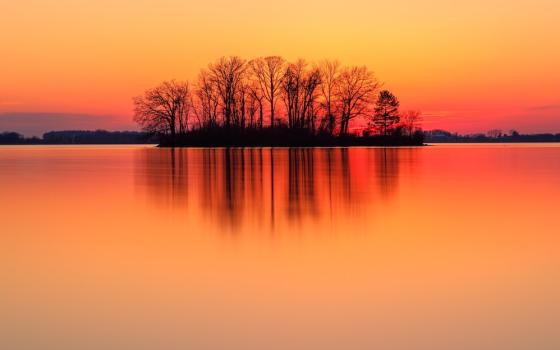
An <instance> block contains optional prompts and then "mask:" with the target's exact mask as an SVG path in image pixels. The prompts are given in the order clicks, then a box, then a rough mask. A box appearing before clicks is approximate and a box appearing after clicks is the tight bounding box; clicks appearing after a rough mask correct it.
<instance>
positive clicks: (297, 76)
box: [282, 59, 321, 129]
mask: <svg viewBox="0 0 560 350" xmlns="http://www.w3.org/2000/svg"><path fill="white" fill-rule="evenodd" d="M320 83H321V74H320V72H319V70H318V69H317V68H313V69H312V70H308V69H307V63H306V62H305V61H304V60H301V59H300V60H297V61H296V62H295V63H291V64H289V65H288V67H287V68H286V73H285V75H284V79H283V81H282V97H283V99H284V104H285V106H286V112H287V114H288V125H289V127H291V128H304V127H306V128H309V129H314V126H315V123H314V122H315V112H316V110H317V108H316V106H315V103H316V99H317V89H318V86H319V84H320Z"/></svg>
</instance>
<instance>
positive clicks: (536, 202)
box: [0, 144, 560, 350]
mask: <svg viewBox="0 0 560 350" xmlns="http://www.w3.org/2000/svg"><path fill="white" fill-rule="evenodd" d="M559 200H560V146H554V145H546V144H535V145H449V146H444V145H441V146H433V147H424V148H403V149H382V148H371V149H367V148H355V149H291V150H290V149H275V150H271V149H252V150H229V151H228V150H223V149H217V150H207V149H189V150H175V151H173V150H168V149H156V148H151V147H136V146H132V147H0V349H6V350H13V349H15V350H19V349H25V350H28V349H31V350H35V349H37V350H39V349H40V350H44V349H56V350H66V349H68V350H70V349H72V350H75V349H96V350H97V349H104V350H105V349H119V350H121V349H163V350H167V349H382V350H384V349H403V350H404V349H407V350H416V349H430V350H433V349H445V350H455V349H465V350H467V349H468V350H471V349H488V350H501V349H504V350H512V349H527V350H529V349H531V350H533V349H539V350H543V349H551V350H552V349H555V350H556V349H560V333H559V329H560V328H559V325H560V210H559V205H558V203H559Z"/></svg>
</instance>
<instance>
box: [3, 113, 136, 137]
mask: <svg viewBox="0 0 560 350" xmlns="http://www.w3.org/2000/svg"><path fill="white" fill-rule="evenodd" d="M70 129H71V130H97V129H107V130H137V129H138V128H137V126H136V125H135V124H134V123H133V122H132V120H129V118H126V117H118V116H111V115H94V114H83V113H75V114H74V113H51V112H38V113H33V112H17V113H15V112H14V113H9V112H8V113H0V132H2V131H15V132H19V133H21V134H23V135H25V136H42V135H43V134H44V133H45V132H48V131H52V130H70Z"/></svg>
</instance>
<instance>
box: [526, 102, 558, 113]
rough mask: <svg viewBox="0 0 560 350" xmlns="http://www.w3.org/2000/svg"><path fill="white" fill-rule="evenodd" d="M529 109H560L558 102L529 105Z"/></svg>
mask: <svg viewBox="0 0 560 350" xmlns="http://www.w3.org/2000/svg"><path fill="white" fill-rule="evenodd" d="M527 110H529V111H555V110H560V104H548V105H540V106H531V107H529V108H527Z"/></svg>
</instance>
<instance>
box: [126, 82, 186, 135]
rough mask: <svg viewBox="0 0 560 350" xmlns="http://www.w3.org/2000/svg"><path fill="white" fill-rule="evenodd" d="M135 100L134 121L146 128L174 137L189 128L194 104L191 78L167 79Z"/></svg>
mask: <svg viewBox="0 0 560 350" xmlns="http://www.w3.org/2000/svg"><path fill="white" fill-rule="evenodd" d="M133 102H134V121H136V122H137V123H138V124H139V125H140V126H141V127H142V128H143V129H144V130H145V131H147V132H150V133H163V134H169V135H170V136H171V138H172V139H174V138H175V135H176V134H177V133H180V134H183V133H186V132H187V130H188V120H189V113H190V112H191V107H192V106H191V98H190V90H189V83H188V82H178V81H175V80H171V81H166V82H163V83H162V84H161V85H159V86H157V87H155V88H153V89H149V90H147V91H146V92H145V93H144V95H143V96H137V97H135V98H134V100H133Z"/></svg>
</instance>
